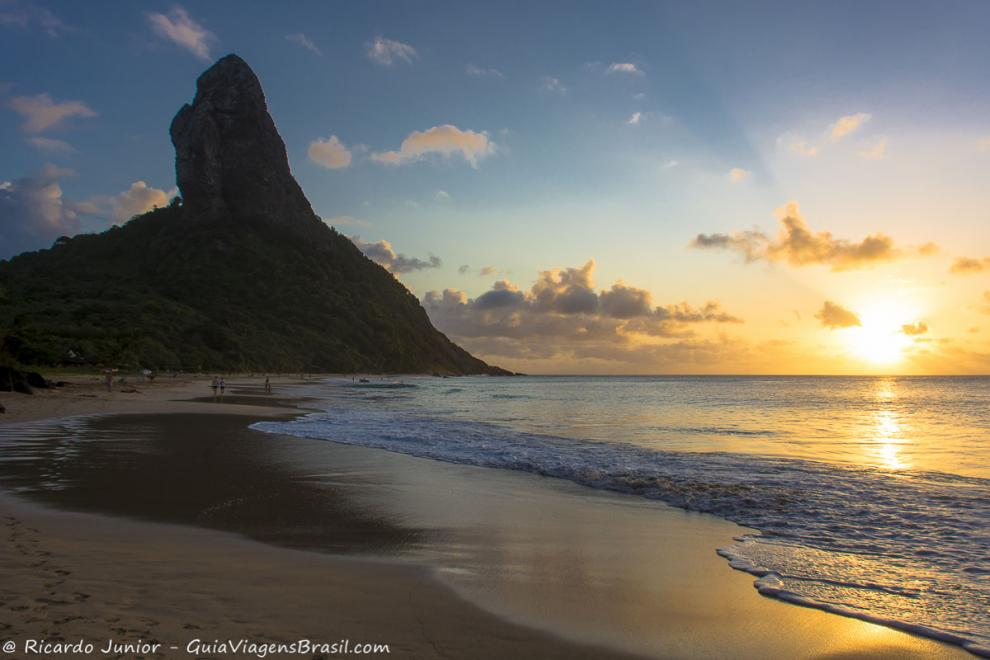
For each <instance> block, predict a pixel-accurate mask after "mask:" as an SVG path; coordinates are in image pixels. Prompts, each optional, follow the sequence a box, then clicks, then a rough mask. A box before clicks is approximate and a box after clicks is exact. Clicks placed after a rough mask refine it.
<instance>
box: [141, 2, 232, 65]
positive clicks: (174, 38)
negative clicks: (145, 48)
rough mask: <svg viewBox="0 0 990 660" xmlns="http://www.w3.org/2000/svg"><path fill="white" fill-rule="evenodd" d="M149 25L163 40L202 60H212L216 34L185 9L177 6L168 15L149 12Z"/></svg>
mask: <svg viewBox="0 0 990 660" xmlns="http://www.w3.org/2000/svg"><path fill="white" fill-rule="evenodd" d="M147 18H148V24H149V25H150V26H151V29H152V31H153V32H154V33H155V34H157V35H158V36H159V37H162V38H163V39H167V40H169V41H171V42H173V43H175V44H177V45H179V46H181V47H182V48H185V49H186V50H188V51H189V52H190V53H192V54H193V55H195V56H196V57H198V58H199V59H201V60H204V61H208V60H210V59H211V56H210V49H211V48H212V47H213V45H214V44H215V43H216V41H217V37H216V35H215V34H213V33H212V32H210V31H209V30H207V29H206V28H205V27H203V26H202V25H200V24H199V23H197V22H196V21H194V20H193V19H192V17H190V16H189V14H188V13H187V12H186V10H185V9H183V8H182V7H180V6H179V5H175V6H174V7H172V9H171V10H170V11H169V12H168V14H167V15H166V14H159V13H157V12H149V13H148V14H147Z"/></svg>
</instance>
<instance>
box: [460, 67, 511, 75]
mask: <svg viewBox="0 0 990 660" xmlns="http://www.w3.org/2000/svg"><path fill="white" fill-rule="evenodd" d="M464 72H465V73H466V74H468V75H469V76H475V77H477V78H484V77H491V78H504V77H505V76H504V75H503V74H502V72H501V71H499V70H498V69H496V68H494V67H489V68H485V67H480V66H475V65H474V64H468V65H467V66H466V67H464Z"/></svg>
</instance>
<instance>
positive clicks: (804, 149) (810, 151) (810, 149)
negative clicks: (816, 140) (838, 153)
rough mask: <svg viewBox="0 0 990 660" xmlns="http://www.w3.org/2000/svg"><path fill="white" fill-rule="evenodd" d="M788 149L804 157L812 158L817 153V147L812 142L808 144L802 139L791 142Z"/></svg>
mask: <svg viewBox="0 0 990 660" xmlns="http://www.w3.org/2000/svg"><path fill="white" fill-rule="evenodd" d="M789 149H790V150H791V152H792V153H795V154H797V155H798V156H805V157H806V158H814V157H815V156H817V155H818V147H816V146H815V145H813V144H809V143H808V142H805V141H804V140H801V141H799V142H792V143H791V145H790V147H789Z"/></svg>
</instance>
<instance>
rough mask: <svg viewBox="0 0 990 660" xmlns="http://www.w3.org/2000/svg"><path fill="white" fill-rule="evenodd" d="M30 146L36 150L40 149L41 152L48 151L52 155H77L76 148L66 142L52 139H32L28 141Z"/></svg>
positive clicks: (39, 137)
mask: <svg viewBox="0 0 990 660" xmlns="http://www.w3.org/2000/svg"><path fill="white" fill-rule="evenodd" d="M27 141H28V144H30V145H31V146H32V147H34V148H35V149H40V150H41V151H47V152H48V153H52V154H63V155H64V154H71V153H75V151H76V150H75V148H74V147H73V146H72V145H71V144H69V143H68V142H65V141H64V140H53V139H52V138H46V137H41V136H35V137H30V138H28V139H27Z"/></svg>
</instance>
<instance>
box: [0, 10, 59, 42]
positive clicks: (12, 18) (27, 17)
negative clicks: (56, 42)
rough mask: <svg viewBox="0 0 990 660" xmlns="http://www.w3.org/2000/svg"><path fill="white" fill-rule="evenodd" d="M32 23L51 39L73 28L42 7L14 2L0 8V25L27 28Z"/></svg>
mask: <svg viewBox="0 0 990 660" xmlns="http://www.w3.org/2000/svg"><path fill="white" fill-rule="evenodd" d="M0 4H3V3H0ZM33 25H36V26H38V27H39V28H41V29H42V30H43V31H44V32H45V34H47V35H48V36H49V37H51V38H53V39H55V38H57V37H60V36H62V34H64V33H66V32H71V31H72V29H73V28H71V27H69V26H68V25H66V24H65V23H64V22H63V21H62V19H60V18H59V17H58V16H56V15H55V14H53V13H52V12H51V11H49V10H48V9H45V8H43V7H36V6H34V5H25V4H18V3H16V2H14V3H10V4H6V5H5V6H4V7H3V8H2V9H0V27H5V28H19V29H21V30H27V29H28V28H30V27H31V26H33Z"/></svg>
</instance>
